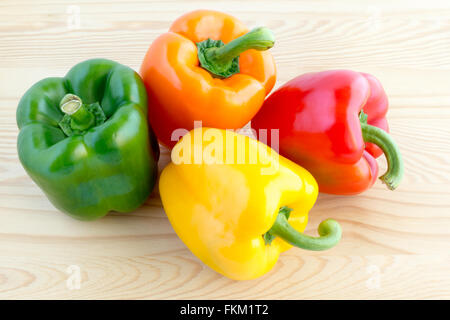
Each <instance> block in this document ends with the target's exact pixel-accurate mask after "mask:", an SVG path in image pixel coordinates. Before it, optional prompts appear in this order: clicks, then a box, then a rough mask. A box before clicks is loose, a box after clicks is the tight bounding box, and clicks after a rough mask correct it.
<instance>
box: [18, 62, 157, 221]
mask: <svg viewBox="0 0 450 320" xmlns="http://www.w3.org/2000/svg"><path fill="white" fill-rule="evenodd" d="M16 116H17V125H18V127H19V129H20V133H19V137H18V141H17V149H18V153H19V158H20V161H21V163H22V165H23V167H24V168H25V170H26V171H27V173H28V174H29V175H30V177H31V178H32V179H33V181H34V182H35V183H36V184H37V185H38V186H39V187H40V188H41V189H42V190H43V191H44V193H45V194H46V195H47V197H48V199H49V200H50V201H51V202H52V204H53V205H54V206H55V207H56V208H58V209H59V210H61V211H63V212H66V213H67V214H69V215H70V216H72V217H74V218H77V219H81V220H93V219H97V218H100V217H102V216H104V215H106V214H107V213H108V212H109V211H111V210H114V211H118V212H129V211H132V210H134V209H136V208H138V207H139V206H140V205H142V204H143V202H144V201H145V200H146V199H147V197H148V196H149V194H150V192H151V191H152V189H153V186H154V185H155V182H156V178H157V163H158V158H159V147H158V143H157V140H156V137H155V135H154V133H153V131H152V130H151V128H150V127H149V125H148V122H147V93H146V90H145V86H144V84H143V82H142V80H141V78H140V76H139V75H138V74H137V73H136V72H135V71H133V70H132V69H130V68H129V67H126V66H124V65H121V64H119V63H117V62H114V61H110V60H105V59H92V60H87V61H84V62H81V63H79V64H77V65H76V66H74V67H73V68H72V69H71V70H70V71H69V72H68V73H67V75H66V76H65V77H64V78H46V79H43V80H41V81H39V82H37V83H36V84H34V85H33V86H32V87H31V88H30V89H29V90H28V91H27V92H26V93H25V95H24V96H23V97H22V99H21V100H20V102H19V106H18V109H17V115H16Z"/></svg>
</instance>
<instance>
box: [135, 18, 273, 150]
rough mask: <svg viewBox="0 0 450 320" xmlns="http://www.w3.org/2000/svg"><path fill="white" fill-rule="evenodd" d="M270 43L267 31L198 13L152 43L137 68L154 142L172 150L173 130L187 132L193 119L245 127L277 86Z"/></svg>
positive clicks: (270, 39) (182, 20)
mask: <svg viewBox="0 0 450 320" xmlns="http://www.w3.org/2000/svg"><path fill="white" fill-rule="evenodd" d="M273 44H274V38H273V34H272V32H271V31H270V30H269V29H267V28H264V27H262V28H256V29H253V30H252V31H250V32H249V30H248V29H247V28H246V27H245V25H244V24H243V23H242V22H240V21H239V20H237V19H235V18H234V17H232V16H230V15H227V14H225V13H221V12H216V11H209V10H198V11H193V12H190V13H187V14H185V15H183V16H181V17H180V18H178V19H177V20H176V21H175V22H174V23H173V24H172V26H171V27H170V30H169V32H167V33H164V34H162V35H161V36H159V37H158V38H157V39H156V40H155V41H154V42H153V43H152V44H151V46H150V48H149V49H148V51H147V54H146V56H145V58H144V61H143V63H142V66H141V70H140V73H141V75H142V78H143V80H144V83H145V85H146V87H147V92H148V95H149V103H148V106H149V112H148V113H149V115H148V116H149V121H150V124H151V126H152V128H153V129H154V131H155V133H156V136H157V137H158V140H159V141H160V142H161V143H162V144H164V145H166V146H168V147H173V146H174V145H175V143H176V142H177V141H176V140H177V139H178V138H179V136H175V137H172V134H173V132H174V130H176V129H181V128H182V129H186V131H185V132H186V133H187V132H188V131H189V130H191V129H193V128H194V121H202V124H203V126H208V127H214V128H222V129H237V128H241V127H243V126H244V125H245V124H246V123H248V122H249V121H250V120H251V118H252V117H253V116H254V115H255V114H256V113H257V112H258V110H259V108H260V107H261V106H262V104H263V102H264V98H265V97H266V95H267V94H269V92H270V91H271V90H272V88H273V86H274V84H275V80H276V69H275V62H274V59H273V57H272V55H271V54H270V53H269V52H267V51H264V50H267V49H269V48H270V47H272V46H273ZM178 133H180V132H179V131H178Z"/></svg>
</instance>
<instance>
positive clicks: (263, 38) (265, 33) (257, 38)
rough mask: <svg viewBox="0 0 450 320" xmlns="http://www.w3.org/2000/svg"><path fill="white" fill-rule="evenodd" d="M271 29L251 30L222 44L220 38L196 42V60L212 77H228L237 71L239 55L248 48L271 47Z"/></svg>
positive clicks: (272, 42)
mask: <svg viewBox="0 0 450 320" xmlns="http://www.w3.org/2000/svg"><path fill="white" fill-rule="evenodd" d="M274 43H275V39H274V36H273V33H272V31H270V30H269V29H267V28H265V27H260V28H256V29H253V30H252V31H250V32H248V33H246V34H244V35H243V36H240V37H239V38H236V39H234V40H233V41H231V42H229V43H227V44H225V45H224V44H223V42H222V41H221V40H212V39H207V40H204V41H202V42H198V43H197V55H198V61H199V63H200V65H201V67H202V68H203V69H205V70H207V71H209V72H210V73H211V74H212V75H213V77H216V78H222V79H224V78H228V77H231V76H232V75H233V74H236V73H238V72H239V55H240V54H241V53H242V52H244V51H246V50H249V49H255V50H267V49H269V48H271V47H273V45H274Z"/></svg>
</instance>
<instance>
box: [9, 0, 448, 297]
mask: <svg viewBox="0 0 450 320" xmlns="http://www.w3.org/2000/svg"><path fill="white" fill-rule="evenodd" d="M198 8H210V9H215V10H220V11H225V12H227V13H230V14H233V15H235V16H236V17H238V18H240V19H241V20H243V21H244V22H245V23H247V24H248V25H249V26H259V25H266V26H268V27H270V28H272V29H273V30H274V32H275V35H276V39H277V43H276V46H275V47H274V48H273V49H271V51H272V53H273V55H274V57H275V59H276V62H277V65H278V82H277V86H279V85H281V84H282V83H284V82H286V81H287V80H289V79H291V78H293V77H294V76H296V75H299V74H302V73H305V72H311V71H320V70H326V69H337V68H347V69H354V70H358V71H364V72H368V73H372V74H374V75H375V76H376V77H378V78H379V79H380V80H381V82H382V83H383V85H384V88H385V89H386V91H387V93H388V96H389V99H390V111H389V113H388V119H389V122H390V126H391V133H392V136H393V137H394V139H395V140H396V141H397V143H398V144H399V146H400V148H401V151H402V153H403V158H404V162H405V177H404V180H403V183H402V185H401V186H400V187H399V188H398V189H397V190H396V191H394V192H391V191H389V190H387V188H386V187H385V186H384V185H382V184H381V183H380V182H377V183H376V184H375V186H374V187H373V188H372V189H371V190H369V191H367V192H365V193H363V194H361V195H358V196H351V197H338V196H330V195H320V196H319V199H318V202H317V204H316V206H315V207H314V208H313V210H312V211H311V213H310V222H309V225H308V228H307V232H308V233H311V234H313V233H314V232H315V229H316V227H317V225H318V223H319V222H320V221H321V220H323V219H325V218H327V217H330V216H332V217H334V218H336V219H337V220H339V222H340V223H341V224H342V227H343V229H344V236H343V239H342V241H341V243H340V244H339V245H338V246H337V247H336V248H334V249H332V250H329V251H324V252H308V251H302V250H299V249H298V250H296V249H292V250H290V251H288V252H286V253H285V254H283V255H282V256H281V257H280V259H279V261H278V264H277V265H276V267H275V268H274V269H273V270H272V271H271V272H270V273H268V274H267V275H265V276H263V277H261V278H259V279H257V280H252V281H244V282H237V281H232V280H229V279H227V278H224V277H222V276H221V275H219V274H217V273H215V272H214V271H212V270H210V269H209V268H207V267H206V266H205V265H203V264H202V263H201V262H200V261H199V260H198V259H197V258H196V257H195V256H194V255H193V254H191V253H190V251H189V250H188V249H186V247H185V246H184V244H183V243H182V242H181V241H180V240H179V239H178V237H177V236H176V235H175V233H174V231H173V230H172V227H171V226H170V224H169V222H168V220H167V219H166V216H165V213H164V211H163V209H162V207H161V202H160V199H159V196H158V194H157V191H155V192H154V193H153V194H152V196H151V197H150V199H149V200H148V201H147V203H146V204H145V205H144V206H143V207H142V208H140V209H139V210H137V211H136V212H133V213H129V214H117V213H112V214H109V215H108V216H106V217H105V218H103V219H100V220H98V221H95V222H80V221H76V220H73V219H71V218H69V217H68V216H66V215H64V214H62V213H60V212H58V211H57V210H56V209H55V208H53V207H52V205H51V204H50V203H49V201H48V200H47V199H46V197H45V196H44V194H43V193H42V191H41V190H40V189H39V188H38V187H37V186H36V185H35V184H34V183H33V182H32V181H31V179H30V178H29V177H28V176H27V175H26V173H25V171H24V169H23V168H22V166H21V164H20V162H19V160H18V156H17V151H16V138H17V134H18V129H17V127H16V122H15V111H16V107H17V104H18V101H19V99H20V97H21V95H22V94H23V93H24V92H25V91H26V90H27V89H28V88H29V87H30V86H31V85H32V84H33V83H34V82H36V81H38V80H40V79H42V78H44V77H48V76H63V75H64V74H65V73H66V72H67V71H68V69H69V68H70V67H71V66H73V65H74V64H76V63H77V62H80V61H82V60H85V59H89V58H93V57H104V58H109V59H113V60H117V61H119V62H121V63H123V64H126V65H129V66H131V67H133V68H134V69H136V70H138V69H139V66H140V63H141V60H142V58H143V56H144V54H145V51H146V50H147V48H148V46H149V44H150V43H151V42H152V40H153V39H155V38H156V37H157V36H158V35H159V34H161V33H163V32H165V31H166V30H167V29H168V28H169V26H170V23H171V21H173V20H174V19H175V18H177V17H178V16H179V15H181V14H183V13H185V12H188V11H191V10H193V9H198ZM449 74H450V2H449V1H430V0H427V1H392V0H388V1H384V0H383V1H379V0H378V1H361V0H354V1H317V0H310V1H287V0H285V1H273V0H270V1H258V2H257V3H256V2H252V1H245V2H244V1H220V2H212V1H200V0H199V1H149V0H133V1H111V0H97V1H81V0H77V1H49V0H41V1H32V0H2V1H1V2H0V84H1V85H0V298H8V299H17V298H31V299H42V298H44V299H48V298H56V299H62V298H69V299H80V298H81V299H83V298H87V299H92V298H104V299H113V298H120V299H143V298H145V299H156V298H160V299H182V298H184V299H216V298H219V299H243V298H246V299H322V298H332V299H358V298H362V299H364V298H375V299H377V298H380V299H391V298H400V299H410V298H446V299H449V298H450V254H449V253H450V250H449V249H450V187H449V185H450V81H449V80H450V75H449ZM167 161H168V152H167V150H162V159H161V162H160V169H162V168H163V167H164V165H165V164H166V163H167ZM379 163H380V166H381V170H383V169H384V168H385V167H386V165H385V160H384V159H380V160H379ZM78 280H79V281H78Z"/></svg>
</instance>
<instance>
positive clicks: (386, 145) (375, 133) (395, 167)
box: [359, 111, 403, 190]
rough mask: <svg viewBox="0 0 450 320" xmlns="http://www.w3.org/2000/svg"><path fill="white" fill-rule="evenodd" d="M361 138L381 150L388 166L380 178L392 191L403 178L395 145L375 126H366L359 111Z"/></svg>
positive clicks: (363, 117)
mask: <svg viewBox="0 0 450 320" xmlns="http://www.w3.org/2000/svg"><path fill="white" fill-rule="evenodd" d="M359 119H360V122H361V131H362V136H363V139H364V141H365V142H371V143H374V144H375V145H377V146H378V147H380V148H381V150H383V153H384V155H385V157H386V161H387V164H388V169H387V171H386V173H385V174H383V175H382V176H381V177H380V180H381V181H383V182H384V183H385V184H386V185H387V186H388V188H389V189H390V190H394V189H395V188H397V187H398V185H399V184H400V182H401V180H402V178H403V161H402V156H401V154H400V150H399V149H398V146H397V144H396V143H395V141H394V140H392V138H391V136H390V135H389V134H388V133H387V132H386V131H384V130H383V129H380V128H378V127H375V126H371V125H369V124H367V115H366V114H365V113H364V112H363V111H361V113H360V115H359Z"/></svg>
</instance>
